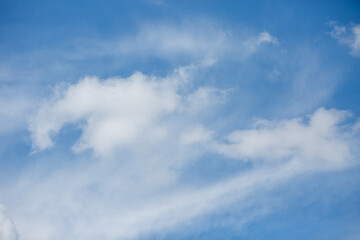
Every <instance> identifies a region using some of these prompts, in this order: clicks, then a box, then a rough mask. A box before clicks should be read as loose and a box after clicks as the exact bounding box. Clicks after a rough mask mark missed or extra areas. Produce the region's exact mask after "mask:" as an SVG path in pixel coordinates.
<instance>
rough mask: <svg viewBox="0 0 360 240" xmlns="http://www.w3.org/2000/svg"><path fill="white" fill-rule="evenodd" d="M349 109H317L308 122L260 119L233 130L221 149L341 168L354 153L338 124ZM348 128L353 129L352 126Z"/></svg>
mask: <svg viewBox="0 0 360 240" xmlns="http://www.w3.org/2000/svg"><path fill="white" fill-rule="evenodd" d="M348 115H349V113H347V112H344V111H339V110H325V109H323V108H320V109H318V110H317V111H316V112H315V113H314V114H312V115H311V116H309V119H308V122H307V123H306V122H305V121H304V120H303V119H299V118H295V119H290V120H283V121H274V122H269V121H258V122H257V123H256V128H255V129H250V130H241V131H234V132H232V133H231V134H230V135H229V136H227V141H228V143H225V144H219V145H218V146H217V149H218V151H219V152H220V153H221V154H225V155H227V156H229V157H232V158H236V159H240V160H244V161H263V162H271V163H276V162H279V161H280V162H281V161H289V160H291V161H299V163H300V164H301V165H303V167H305V168H308V167H309V168H320V169H326V168H341V167H344V166H347V164H349V162H350V160H351V158H352V154H351V150H350V145H349V142H347V141H346V134H345V133H344V132H343V131H344V130H343V129H341V128H340V127H339V124H340V123H341V122H342V121H344V119H346V116H348ZM348 131H352V130H351V129H349V130H348Z"/></svg>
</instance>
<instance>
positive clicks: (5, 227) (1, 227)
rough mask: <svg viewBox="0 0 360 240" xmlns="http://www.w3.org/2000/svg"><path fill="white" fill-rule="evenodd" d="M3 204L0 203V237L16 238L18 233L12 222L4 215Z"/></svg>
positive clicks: (7, 239) (14, 239) (2, 238)
mask: <svg viewBox="0 0 360 240" xmlns="http://www.w3.org/2000/svg"><path fill="white" fill-rule="evenodd" d="M5 210H6V209H5V206H4V205H1V204H0V239H1V240H17V239H18V234H17V231H16V228H15V225H14V223H13V222H12V221H11V219H10V218H9V217H8V216H7V215H6V212H5Z"/></svg>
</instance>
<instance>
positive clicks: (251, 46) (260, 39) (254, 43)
mask: <svg viewBox="0 0 360 240" xmlns="http://www.w3.org/2000/svg"><path fill="white" fill-rule="evenodd" d="M264 43H271V44H275V45H278V44H279V41H278V40H277V38H276V37H274V36H272V35H271V34H270V33H268V32H261V33H259V34H258V36H257V37H253V38H252V39H249V40H247V41H245V42H244V43H243V45H244V47H245V50H247V51H248V52H249V53H253V52H255V51H256V50H257V49H258V48H259V47H260V45H262V44H264Z"/></svg>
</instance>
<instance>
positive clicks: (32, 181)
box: [11, 76, 356, 240]
mask: <svg viewBox="0 0 360 240" xmlns="http://www.w3.org/2000/svg"><path fill="white" fill-rule="evenodd" d="M143 77H144V76H143ZM164 79H166V78H164ZM164 79H163V80H164ZM148 80H149V79H148ZM117 81H118V79H117V80H116V81H115V83H116V84H113V85H111V84H110V83H108V82H106V81H105V82H103V83H100V82H99V81H98V80H96V81H94V82H93V84H95V85H96V86H97V88H93V87H91V86H90V85H88V84H85V85H81V82H80V83H78V84H75V85H73V86H72V87H74V89H76V88H79V87H80V86H81V88H82V87H84V88H85V89H88V90H91V91H86V94H95V95H94V96H97V100H98V101H99V102H102V101H103V99H101V98H99V96H100V95H99V94H98V93H97V90H99V89H100V91H102V90H101V89H102V88H107V87H109V86H112V87H113V89H114V90H118V87H117V84H119V83H118V82H117ZM120 82H121V83H122V84H130V86H132V83H131V81H129V79H123V80H122V81H120ZM150 83H152V80H149V82H148V84H150ZM157 83H158V84H160V85H161V83H162V82H161V81H159V82H157ZM109 84H110V85H109ZM141 84H144V82H142V83H141ZM152 84H153V83H152ZM141 86H142V88H141V89H143V88H146V86H148V87H149V86H153V85H151V84H150V85H146V84H145V86H143V85H141ZM70 89H71V87H70V88H67V90H66V91H65V95H62V96H70V94H69V91H70ZM124 89H125V90H127V91H128V88H124ZM149 89H151V91H150V92H152V93H153V91H154V89H152V88H149ZM122 90H123V89H122ZM70 92H71V91H70ZM128 92H129V93H130V92H131V91H128ZM154 92H155V93H156V91H154ZM106 93H107V94H104V95H105V96H109V97H110V98H112V97H113V96H112V95H111V94H109V90H107V91H106ZM116 93H118V92H117V91H116ZM120 95H121V94H120ZM148 95H149V96H152V94H144V95H143V96H148ZM155 95H156V94H155ZM77 96H78V97H81V96H84V95H77ZM130 96H132V95H131V94H130ZM156 96H158V95H156ZM171 96H172V94H171ZM104 98H105V97H104ZM181 98H182V97H180V96H178V97H177V99H181ZM64 99H66V97H61V98H60V100H59V99H57V100H56V101H55V103H57V102H61V101H63V100H64ZM71 99H72V100H74V99H76V98H71ZM150 99H152V98H150ZM155 99H156V98H155ZM171 99H172V98H171ZM85 100H86V101H85V103H87V101H89V100H88V99H87V98H85ZM149 101H150V100H149ZM71 102H72V104H71V105H70V107H67V108H65V109H67V110H66V111H64V112H61V113H62V114H61V115H56V116H57V118H59V119H63V118H64V117H63V116H68V115H71V114H73V113H72V111H69V109H68V108H74V109H76V110H79V106H81V107H80V109H83V108H84V106H88V107H90V110H93V108H92V106H93V105H96V104H97V103H94V102H91V103H92V104H84V106H82V105H80V104H79V102H78V101H71ZM151 102H152V103H156V104H158V105H159V106H162V104H163V103H161V101H155V102H154V101H151ZM179 102H181V101H179ZM55 105H56V104H55ZM55 105H51V106H55ZM140 106H141V105H140ZM159 108H160V109H162V107H159ZM50 109H52V108H50ZM55 109H57V108H55ZM85 109H86V108H85ZM88 109H89V108H88ZM171 109H173V108H171ZM136 110H141V111H142V110H143V108H141V107H140V108H134V111H136ZM41 111H43V110H41ZM57 111H58V110H57ZM82 111H83V110H81V111H79V112H82ZM96 111H100V110H98V109H96ZM104 111H106V109H105V110H104ZM172 111H173V110H171V111H170V112H171V113H172V114H173V116H177V115H176V114H175V115H174V112H172ZM46 113H47V114H49V113H54V111H51V110H47V112H46ZM64 113H66V114H64ZM47 114H45V113H44V115H37V116H38V117H39V116H42V117H43V116H49V115H47ZM97 114H98V113H97ZM90 115H91V114H90ZM111 115H112V114H111ZM160 115H161V114H160ZM160 115H158V117H159V118H162V120H161V122H162V124H164V125H166V126H167V127H168V128H167V130H168V134H167V135H166V137H165V139H166V140H165V141H163V142H162V144H161V146H158V147H156V145H157V144H155V145H151V143H144V142H141V140H140V139H141V138H140V139H137V141H136V142H134V143H132V144H130V145H137V148H135V149H133V150H131V149H130V151H132V152H133V153H132V154H127V155H119V156H118V157H120V158H124V157H126V158H128V161H124V160H123V159H122V160H120V159H116V161H99V162H91V161H85V162H84V163H83V164H77V165H76V164H75V165H74V166H72V167H70V168H65V169H60V170H57V171H56V172H53V173H50V174H45V175H44V173H41V172H40V173H37V172H36V171H30V172H29V175H28V176H24V177H23V179H22V181H19V182H18V185H16V186H13V187H12V190H11V194H13V198H15V199H21V201H20V202H21V204H17V207H16V209H15V212H16V214H15V215H14V219H15V220H16V222H17V225H18V228H19V230H20V233H21V235H22V236H26V239H29V240H32V239H34V240H35V239H36V240H43V239H44V240H45V239H54V240H56V239H64V238H76V239H79V240H82V239H87V240H91V239H94V240H95V239H98V238H102V239H118V238H120V239H136V238H138V237H139V236H141V235H142V234H146V233H148V232H157V231H163V230H164V229H171V228H173V227H176V226H179V225H182V224H186V223H188V222H190V221H192V220H194V219H201V217H202V216H205V215H207V214H211V213H214V212H217V211H219V209H225V208H226V206H230V205H231V204H234V203H237V205H239V206H240V205H243V207H244V209H245V208H248V207H249V206H251V205H252V204H253V202H252V200H249V199H251V196H252V195H253V194H255V195H256V194H257V193H259V192H261V191H263V189H272V188H274V187H276V186H277V185H278V184H280V183H284V182H287V180H289V179H290V178H293V177H295V176H297V175H299V174H303V173H307V172H312V173H314V172H316V171H326V170H329V169H331V170H334V169H341V168H344V167H347V166H349V165H351V164H352V163H353V160H354V152H353V149H352V144H353V143H354V135H353V129H355V127H354V125H352V124H348V123H347V124H343V123H344V122H345V121H347V120H348V117H349V116H350V115H349V114H348V113H347V112H344V111H338V110H326V109H319V110H317V111H316V112H315V113H314V114H312V115H310V116H309V117H308V118H306V119H305V118H303V119H300V118H295V119H285V120H280V121H267V120H261V121H260V120H259V121H256V122H255V123H254V127H253V128H250V129H247V130H241V131H234V132H232V133H231V134H230V135H229V136H228V142H221V141H220V140H219V138H218V137H217V136H218V135H217V134H216V133H215V131H210V130H208V129H207V128H206V127H205V126H203V125H199V124H192V125H190V124H188V125H187V126H182V125H181V124H183V123H184V121H183V120H184V119H182V120H181V121H178V122H175V123H174V122H171V121H170V119H171V118H167V117H164V116H160ZM50 118H51V116H50ZM37 120H38V121H39V120H41V119H40V118H38V119H37ZM42 120H46V119H42ZM169 121H170V122H169ZM40 122H41V121H40ZM149 124H152V123H149ZM179 124H180V125H179ZM355 124H356V123H355ZM35 129H36V128H35ZM121 133H122V132H121V131H120V132H116V131H115V134H121ZM160 135H161V134H160ZM177 142H179V143H180V144H177ZM115 143H116V142H115ZM116 144H117V143H116ZM139 144H140V145H143V146H142V148H141V147H139ZM192 144H197V145H195V146H197V147H196V148H198V145H201V144H204V145H205V147H203V148H199V149H202V150H201V151H203V153H208V152H214V151H216V152H218V153H220V154H221V155H222V154H223V155H225V156H227V157H232V158H236V159H239V160H242V161H250V162H252V163H254V167H253V168H251V169H248V170H244V171H240V172H238V173H236V174H235V175H233V176H232V177H230V176H228V178H227V179H225V180H221V181H217V182H215V183H212V184H208V185H205V186H197V185H191V186H189V185H186V184H184V183H182V182H181V181H180V180H179V179H178V178H177V175H178V173H179V171H181V170H182V169H183V168H184V167H185V166H186V167H188V166H189V165H191V162H189V160H187V161H185V162H184V159H187V158H190V159H194V158H196V156H194V155H193V154H194V153H193V152H192V151H191V148H189V146H190V145H192ZM146 146H150V147H146ZM93 147H94V148H95V149H96V148H97V147H96V145H93ZM129 148H130V147H128V149H129ZM219 158H220V159H219V161H226V159H224V158H222V157H221V156H220V155H219ZM195 160H196V159H195ZM179 161H180V162H181V163H179ZM39 175H40V176H39ZM19 196H22V198H20V197H19ZM246 219H248V215H246V216H244V218H243V219H240V220H241V221H242V220H244V221H246Z"/></svg>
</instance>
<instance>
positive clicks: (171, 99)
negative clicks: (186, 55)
mask: <svg viewBox="0 0 360 240" xmlns="http://www.w3.org/2000/svg"><path fill="white" fill-rule="evenodd" d="M193 70H194V66H190V67H184V68H180V69H177V70H176V71H175V72H174V73H173V74H171V75H169V76H167V77H164V78H162V77H155V76H146V75H144V74H142V73H139V72H138V73H134V74H133V75H131V76H130V77H128V78H125V79H123V78H110V79H107V80H103V81H101V80H99V79H98V78H96V77H86V78H84V79H82V80H81V81H79V82H78V83H77V84H74V85H69V86H67V87H65V88H63V89H61V88H58V92H57V94H56V96H55V97H54V98H53V99H52V100H49V101H46V102H45V103H44V104H43V106H42V107H41V108H40V109H39V110H38V111H37V113H36V114H35V115H34V116H33V117H32V119H31V121H30V123H29V129H30V131H31V133H32V134H31V137H32V140H33V148H34V149H35V150H37V149H38V150H44V149H47V148H50V147H52V146H53V141H52V139H51V136H52V135H56V134H58V132H59V131H60V130H61V128H62V127H63V126H64V125H66V124H80V128H81V129H82V135H81V138H80V139H79V140H78V142H77V143H76V144H75V145H74V148H73V149H74V150H75V151H76V152H80V151H83V150H86V149H92V150H94V152H95V153H96V154H97V155H99V156H102V157H105V156H110V155H111V154H112V152H113V150H116V149H117V148H122V147H129V146H131V145H132V144H135V143H136V142H138V141H139V140H140V139H141V141H145V142H146V141H149V142H153V141H156V140H161V139H162V138H164V137H165V136H166V135H167V129H166V124H165V125H164V124H162V122H161V121H162V119H166V117H167V116H169V115H171V114H175V113H181V112H188V113H189V114H191V113H194V112H200V111H201V109H203V108H206V107H209V106H212V105H215V104H218V103H221V101H222V99H223V96H224V95H225V94H226V91H221V90H218V89H215V88H204V87H201V88H199V89H196V90H195V91H188V93H187V94H185V95H180V91H181V90H182V89H184V88H186V83H187V81H189V74H191V72H192V71H193Z"/></svg>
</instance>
